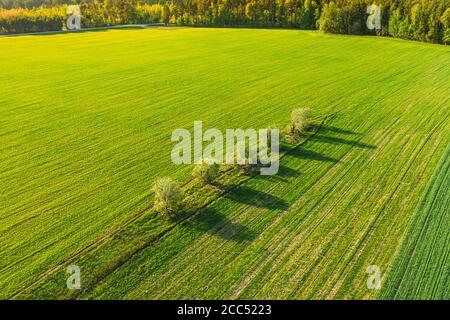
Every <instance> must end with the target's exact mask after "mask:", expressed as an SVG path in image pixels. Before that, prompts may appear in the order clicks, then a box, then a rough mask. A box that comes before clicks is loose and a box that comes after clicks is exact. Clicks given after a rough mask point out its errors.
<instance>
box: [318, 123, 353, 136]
mask: <svg viewBox="0 0 450 320" xmlns="http://www.w3.org/2000/svg"><path fill="white" fill-rule="evenodd" d="M321 132H325V133H326V132H333V133H338V134H347V135H355V134H357V132H355V131H351V130H345V129H341V128H338V127H334V126H329V125H323V126H322V129H321Z"/></svg>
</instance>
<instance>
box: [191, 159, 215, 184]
mask: <svg viewBox="0 0 450 320" xmlns="http://www.w3.org/2000/svg"><path fill="white" fill-rule="evenodd" d="M218 175H219V165H218V164H216V163H212V164H208V163H206V162H204V161H203V162H202V163H200V164H197V165H195V167H194V170H193V171H192V176H193V177H194V178H195V179H198V180H199V181H201V182H202V183H212V182H213V181H214V179H215V178H216V177H217V176H218Z"/></svg>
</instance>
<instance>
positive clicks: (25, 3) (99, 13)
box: [0, 0, 450, 44]
mask: <svg viewBox="0 0 450 320" xmlns="http://www.w3.org/2000/svg"><path fill="white" fill-rule="evenodd" d="M68 4H79V5H80V7H81V13H82V17H81V18H82V25H83V27H84V28H91V27H104V26H112V25H120V24H135V23H139V24H147V23H165V24H172V25H182V26H216V27H260V28H295V29H306V30H314V29H319V30H322V31H324V32H328V33H339V34H356V35H362V34H373V35H375V34H377V35H381V36H391V37H397V38H403V39H409V40H417V41H424V42H432V43H443V44H450V1H449V0H375V1H373V0H349V1H348V0H334V1H330V0H178V1H175V0H174V1H152V0H148V1H142V0H123V1H121V0H104V1H97V0H82V1H76V0H43V1H38V0H0V32H3V33H22V32H37V31H53V30H63V29H64V25H65V21H66V19H67V14H66V10H65V9H66V6H67V5H68ZM371 4H375V5H377V6H379V7H380V10H381V28H379V29H378V30H369V29H368V28H367V26H366V21H367V18H368V13H367V6H368V5H371Z"/></svg>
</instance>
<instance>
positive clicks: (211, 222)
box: [183, 208, 255, 242]
mask: <svg viewBox="0 0 450 320" xmlns="http://www.w3.org/2000/svg"><path fill="white" fill-rule="evenodd" d="M183 225H184V226H186V227H188V228H193V229H195V230H198V231H201V232H207V233H209V234H211V235H216V236H218V237H221V238H222V239H225V240H231V241H235V242H243V241H249V240H252V239H254V238H255V233H254V232H253V231H251V230H250V229H249V228H247V227H246V226H243V225H241V224H238V223H235V222H232V221H230V220H229V219H228V218H227V217H225V216H224V215H223V214H221V213H220V212H218V211H216V210H215V209H213V208H204V209H202V210H201V212H200V213H199V214H198V215H196V216H194V217H192V219H189V220H188V221H186V222H185V223H184V224H183Z"/></svg>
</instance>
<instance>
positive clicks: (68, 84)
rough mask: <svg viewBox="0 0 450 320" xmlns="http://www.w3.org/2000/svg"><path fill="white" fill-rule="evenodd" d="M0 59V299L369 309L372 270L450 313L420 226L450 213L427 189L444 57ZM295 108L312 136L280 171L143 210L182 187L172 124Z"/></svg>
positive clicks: (156, 39)
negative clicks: (359, 303) (174, 186)
mask: <svg viewBox="0 0 450 320" xmlns="http://www.w3.org/2000/svg"><path fill="white" fill-rule="evenodd" d="M0 52H2V53H7V54H3V55H2V59H1V60H0V87H1V95H0V115H1V116H0V150H1V152H0V190H1V193H0V204H1V206H0V298H3V299H8V298H73V297H76V298H122V299H133V298H138V299H147V298H150V299H158V298H173V299H175V298H177V299H178V298H249V299H252V298H273V299H284V298H294V299H303V298H306V299H310V298H318V299H324V298H326V299H342V298H343V299H351V298H362V299H370V298H377V297H379V296H380V291H377V290H368V289H367V287H366V279H367V274H366V269H367V267H368V266H369V265H374V264H375V265H378V266H379V267H380V268H381V270H382V275H383V283H385V282H386V283H387V284H390V283H391V282H390V281H386V279H395V280H392V281H395V282H396V283H400V282H401V287H400V288H402V287H403V286H408V287H410V288H414V283H413V282H414V281H416V280H417V281H418V282H420V281H422V280H423V283H431V286H435V287H434V289H432V288H428V287H427V288H428V289H424V290H423V291H422V290H419V289H417V293H418V294H417V295H415V297H416V298H420V297H430V296H433V297H435V296H440V297H444V298H447V299H449V298H450V293H449V291H448V289H442V286H446V285H447V283H445V282H446V281H447V282H448V269H449V265H448V257H449V251H448V246H446V244H448V237H449V231H448V228H446V229H445V228H444V227H443V226H442V227H441V229H439V230H440V231H439V230H438V231H436V232H439V234H429V233H434V232H435V231H434V230H435V229H431V230H429V231H427V230H424V231H423V232H422V231H421V230H422V228H423V226H424V222H423V219H426V216H427V212H430V210H433V211H434V210H437V212H438V213H439V214H440V217H441V218H442V219H444V220H445V217H446V215H447V217H448V197H447V198H446V197H445V191H446V190H445V189H439V190H440V191H439V190H437V189H436V190H435V189H433V190H432V191H430V189H429V188H428V189H427V188H426V187H427V185H429V182H430V179H431V177H432V176H433V173H434V172H435V171H436V170H439V169H436V168H437V167H438V162H439V160H440V159H441V158H442V157H443V155H444V152H445V150H446V147H447V145H449V143H450V139H449V138H450V121H449V118H450V95H449V87H450V48H449V47H446V46H439V45H428V44H421V43H415V42H407V41H402V40H394V39H387V38H376V37H355V36H336V35H323V34H321V33H318V32H308V31H293V30H252V29H199V28H150V29H144V30H114V31H113V30H110V31H98V32H80V33H71V34H54V35H39V36H37V35H36V36H16V37H14V36H12V37H0ZM299 107H308V108H311V109H312V110H313V115H314V117H315V118H317V119H320V121H322V125H321V126H320V128H319V129H318V130H317V132H315V134H313V135H311V136H310V137H309V138H308V139H307V140H306V141H304V142H303V143H302V144H301V145H299V146H296V147H295V146H290V147H289V148H288V150H287V151H286V153H285V154H284V156H283V159H282V161H281V170H280V173H279V174H278V175H277V176H274V177H262V176H256V177H244V176H241V175H239V174H236V173H233V172H232V173H225V174H224V176H223V177H221V179H222V182H223V185H224V186H225V187H224V188H223V190H220V188H215V187H204V188H200V187H199V186H197V185H195V183H192V182H188V183H187V184H186V185H185V188H186V192H188V193H189V194H190V195H191V201H192V203H193V204H195V205H193V206H192V212H191V215H190V216H189V217H187V218H186V219H185V220H183V221H182V222H179V223H171V222H168V221H166V220H164V219H163V218H162V217H160V216H159V215H157V214H155V213H154V212H153V211H152V210H151V209H148V208H151V205H152V201H153V195H152V190H151V189H152V184H153V182H154V179H155V178H156V177H157V176H171V177H173V178H176V179H178V180H179V181H180V182H183V183H185V182H187V181H189V179H190V175H191V170H192V166H175V165H173V164H172V163H171V158H170V152H171V149H172V147H173V143H172V142H171V141H170V137H171V133H172V131H173V130H174V129H177V128H189V129H191V128H192V127H193V122H194V120H202V121H203V125H204V127H205V128H213V127H216V128H219V129H222V130H224V129H225V128H239V127H242V128H250V127H252V128H264V127H267V126H268V125H272V124H276V125H277V126H279V127H280V128H282V127H285V126H286V125H287V124H288V123H289V120H290V112H291V110H292V109H294V108H299ZM443 166H444V167H445V165H444V164H442V162H441V165H440V166H439V168H443ZM442 170H444V169H442ZM444 171H445V170H444ZM444 171H437V172H438V173H437V174H435V175H434V177H437V178H434V179H435V180H436V181H437V180H439V179H441V180H442V181H444V182H442V183H445V181H447V184H448V166H447V171H445V172H444ZM436 183H438V182H436ZM431 188H433V187H431ZM435 194H437V195H439V196H437V197H436V201H437V202H438V203H435V202H433V204H431V203H429V201H431V200H430V199H429V197H434V195H435ZM446 199H447V200H446ZM443 201H444V202H443ZM445 201H447V204H446V203H445ZM419 203H425V204H424V205H423V206H422V207H420V206H419V207H418V205H419ZM196 206H197V207H202V209H201V210H195V208H196ZM416 208H418V209H417V210H416ZM421 208H422V209H421ZM446 208H447V212H446ZM447 220H448V219H447ZM411 221H412V222H411ZM427 221H428V222H427V223H429V225H430V226H431V227H432V228H436V226H438V225H436V223H437V222H436V221H435V220H433V221H429V220H427ZM411 226H412V227H411ZM436 230H437V229H436ZM427 232H428V233H427ZM418 233H421V234H422V233H426V234H427V235H425V234H424V235H423V236H418ZM433 237H436V238H438V242H436V245H437V246H438V244H439V246H440V250H441V251H440V252H439V253H438V254H436V255H432V256H433V258H429V257H428V253H427V252H428V251H427V252H425V251H424V250H428V248H429V247H430V246H432V245H433V243H434V242H433V240H431V239H432V238H433ZM445 239H447V240H445ZM410 241H412V242H413V244H412V245H414V247H415V248H418V249H417V250H416V251H415V252H416V253H415V256H414V257H413V258H412V259H413V260H411V261H412V262H409V258H408V257H406V256H407V255H409V254H410V253H409V250H410V249H408V248H409V245H410V244H409V243H410ZM421 242H423V244H421ZM405 246H406V249H404V248H405ZM442 246H443V247H442ZM402 256H405V258H403V259H402ZM399 259H400V260H401V261H404V262H400V263H399V262H398V261H399ZM414 261H416V262H414ZM421 261H425V262H424V263H427V265H429V267H425V266H423V265H421V266H420V267H408V265H410V264H411V263H413V264H414V263H415V264H420V263H421ZM68 264H76V265H79V266H80V267H81V272H82V290H81V291H75V292H74V291H69V290H68V289H67V288H66V282H65V281H66V278H67V274H66V273H65V267H66V265H68ZM411 269H414V270H416V271H415V272H418V275H419V276H418V278H417V277H416V276H415V275H410V274H409V273H408V272H409V270H411ZM391 270H393V271H392V272H391ZM428 272H431V273H432V274H433V276H429V275H428V276H427V275H426V274H427V273H428ZM420 275H422V278H421V276H420ZM390 277H392V278H390ZM427 277H431V278H433V279H439V280H436V283H435V284H433V283H432V282H430V281H432V280H430V279H428V278H427ZM403 278H404V279H406V280H405V281H404V282H402V279H403ZM403 283H404V284H403ZM392 286H398V284H393V285H392ZM423 286H425V284H424V285H423ZM389 290H391V291H390V292H394V291H395V289H392V287H391V285H389ZM392 290H394V291H392ZM405 290H408V289H406V288H405ZM383 292H384V291H383V290H382V291H381V296H383V294H382V293H383ZM422 293H423V295H422V296H421V294H422ZM437 293H439V294H437ZM386 297H403V296H402V295H396V294H395V292H394V293H390V294H387V295H386Z"/></svg>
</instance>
